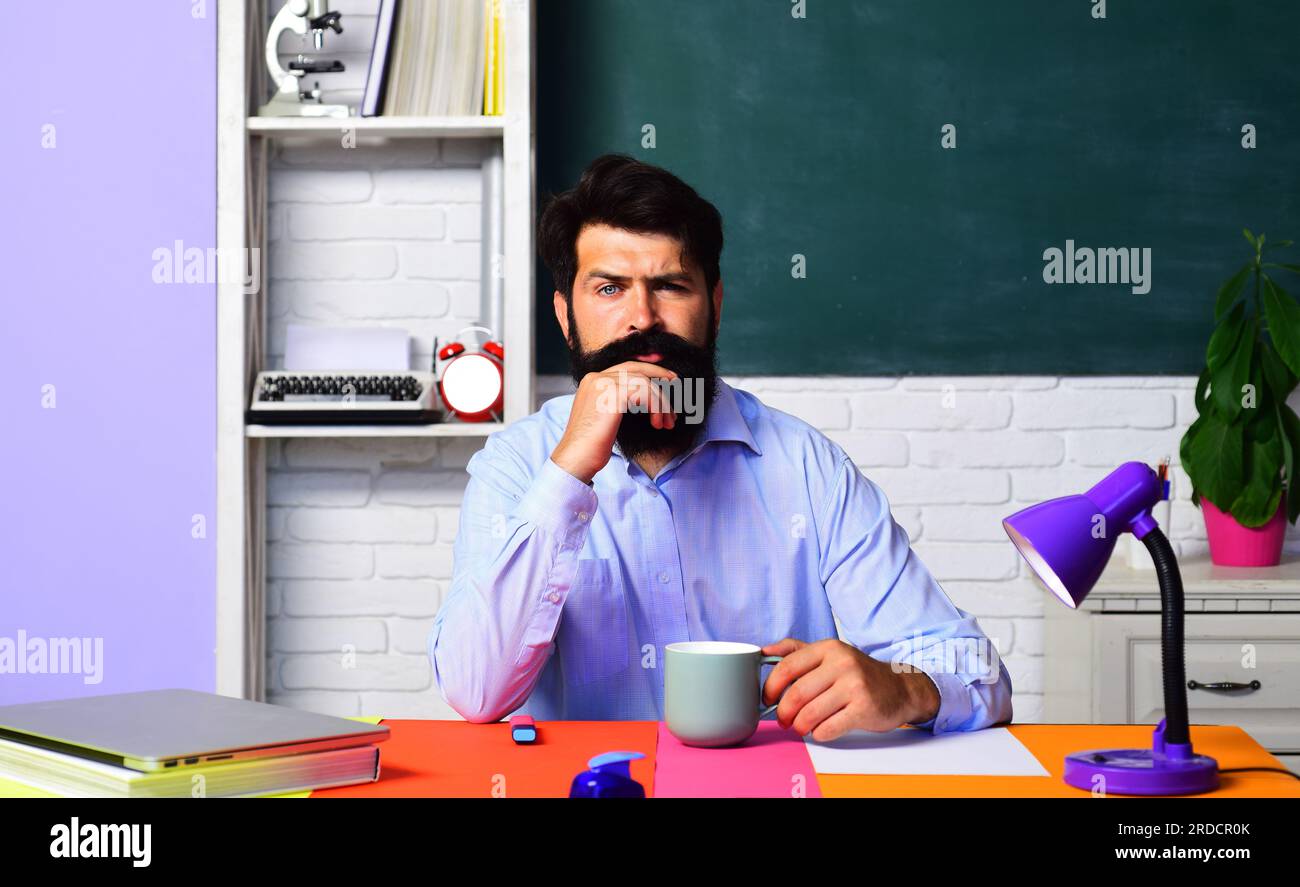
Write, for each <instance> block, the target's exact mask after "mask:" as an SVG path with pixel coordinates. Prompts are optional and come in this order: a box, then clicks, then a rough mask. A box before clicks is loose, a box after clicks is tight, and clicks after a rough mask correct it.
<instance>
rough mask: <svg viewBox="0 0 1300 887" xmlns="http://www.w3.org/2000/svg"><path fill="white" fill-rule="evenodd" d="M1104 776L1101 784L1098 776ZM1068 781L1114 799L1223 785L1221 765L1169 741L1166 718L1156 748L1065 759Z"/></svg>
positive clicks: (1154, 735)
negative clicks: (1100, 791) (1220, 775)
mask: <svg viewBox="0 0 1300 887" xmlns="http://www.w3.org/2000/svg"><path fill="white" fill-rule="evenodd" d="M1098 777H1101V782H1100V783H1098V782H1097V778H1098ZM1065 781H1066V783H1067V784H1068V785H1072V786H1074V787H1075V788H1082V789H1087V790H1088V791H1092V790H1093V788H1096V787H1097V786H1098V785H1100V788H1101V790H1102V792H1103V793H1105V794H1108V795H1111V794H1114V795H1195V794H1201V793H1202V792H1212V791H1214V790H1215V789H1216V788H1218V787H1219V762H1218V761H1216V760H1215V759H1214V758H1211V757H1209V756H1208V755H1198V754H1196V753H1195V752H1193V751H1192V743H1191V741H1190V739H1189V740H1188V741H1187V742H1165V722H1164V720H1163V719H1162V720H1161V721H1160V723H1159V724H1157V725H1156V729H1155V732H1154V733H1152V734H1151V747H1150V748H1111V749H1098V750H1094V751H1080V752H1075V753H1074V754H1072V755H1066V756H1065Z"/></svg>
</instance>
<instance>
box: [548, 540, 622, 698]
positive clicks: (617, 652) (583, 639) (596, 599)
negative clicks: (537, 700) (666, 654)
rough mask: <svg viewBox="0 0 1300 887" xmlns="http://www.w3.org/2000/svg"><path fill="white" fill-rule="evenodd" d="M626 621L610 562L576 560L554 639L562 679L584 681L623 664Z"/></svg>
mask: <svg viewBox="0 0 1300 887" xmlns="http://www.w3.org/2000/svg"><path fill="white" fill-rule="evenodd" d="M628 620H629V614H628V610H627V603H626V601H625V600H624V596H623V583H622V579H621V576H618V575H616V574H615V572H614V569H613V566H612V564H611V562H610V561H609V560H606V559H599V560H593V559H588V560H581V561H578V574H577V576H576V577H575V578H574V580H573V588H572V589H571V590H570V591H569V596H568V597H567V598H566V599H565V601H564V613H563V615H562V616H561V617H560V630H559V633H558V636H557V638H556V640H557V645H558V647H559V652H560V664H561V668H562V670H563V672H564V679H565V681H566V682H567V683H569V684H572V685H575V686H576V685H581V684H589V683H591V682H592V681H598V680H601V679H603V678H608V677H610V676H611V675H614V674H617V673H618V672H621V671H623V670H624V669H625V668H627V663H628V634H629V632H628Z"/></svg>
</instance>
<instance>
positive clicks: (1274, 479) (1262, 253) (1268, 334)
mask: <svg viewBox="0 0 1300 887" xmlns="http://www.w3.org/2000/svg"><path fill="white" fill-rule="evenodd" d="M1242 233H1243V234H1245V236H1246V240H1247V241H1249V243H1250V245H1251V247H1252V248H1253V249H1254V251H1255V255H1254V258H1252V259H1251V261H1249V262H1247V263H1246V264H1245V265H1244V266H1242V268H1241V269H1240V270H1239V271H1237V273H1236V274H1234V275H1232V277H1230V278H1228V280H1227V281H1226V282H1225V283H1224V284H1223V286H1222V287H1220V288H1219V295H1218V299H1217V300H1216V301H1215V304H1214V319H1215V329H1214V333H1213V334H1212V335H1211V336H1210V344H1209V346H1208V347H1207V348H1206V352H1205V369H1204V370H1202V371H1201V375H1200V378H1199V380H1198V381H1197V383H1196V397H1195V403H1196V412H1197V413H1198V414H1199V415H1198V417H1197V419H1196V421H1195V422H1193V423H1192V426H1191V427H1190V428H1188V429H1187V433H1186V434H1184V435H1183V439H1182V443H1181V444H1180V445H1179V454H1180V455H1181V457H1182V463H1183V469H1184V470H1185V471H1186V472H1187V474H1188V476H1189V477H1190V478H1191V480H1192V502H1193V503H1194V504H1196V505H1199V506H1200V507H1201V511H1202V513H1203V514H1204V516H1205V529H1206V535H1207V536H1208V538H1209V541H1210V559H1211V560H1212V561H1213V562H1214V563H1216V564H1224V565H1230V566H1272V565H1275V564H1277V563H1278V561H1279V560H1280V559H1281V553H1282V542H1283V539H1284V537H1285V536H1286V525H1287V524H1288V523H1292V524H1293V523H1295V520H1296V517H1297V516H1298V515H1300V491H1298V490H1297V489H1296V480H1295V478H1296V468H1297V462H1300V417H1297V416H1296V413H1295V411H1294V410H1292V409H1291V408H1290V407H1289V406H1287V403H1286V400H1287V397H1288V396H1289V395H1290V394H1291V392H1292V391H1294V390H1295V387H1296V382H1297V380H1298V379H1300V305H1297V304H1296V300H1295V299H1294V298H1292V297H1291V296H1290V295H1288V294H1287V293H1286V291H1285V290H1283V289H1282V287H1280V286H1279V285H1278V284H1277V282H1276V281H1275V280H1274V279H1273V276H1274V275H1276V274H1277V273H1278V272H1279V271H1289V272H1292V273H1295V274H1300V265H1290V264H1286V263H1283V262H1275V261H1266V259H1267V258H1269V257H1270V255H1269V254H1270V253H1271V252H1272V251H1273V250H1279V249H1283V248H1285V247H1288V246H1290V245H1291V241H1289V240H1283V241H1279V242H1277V243H1267V242H1266V239H1265V237H1264V235H1263V234H1261V235H1259V237H1256V236H1255V235H1253V234H1251V232H1250V231H1248V230H1245V231H1243V232H1242ZM1288 494H1289V495H1288Z"/></svg>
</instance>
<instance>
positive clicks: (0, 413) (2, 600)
mask: <svg viewBox="0 0 1300 887" xmlns="http://www.w3.org/2000/svg"><path fill="white" fill-rule="evenodd" d="M6 7H7V9H6V13H5V30H6V34H7V35H8V37H9V39H8V40H7V41H6V44H7V45H6V47H5V49H4V50H3V52H2V53H0V82H3V83H5V84H6V87H7V89H6V91H5V92H6V101H5V105H6V107H5V111H4V118H5V123H4V125H3V126H0V161H3V162H2V163H0V217H2V218H3V221H2V222H0V224H2V225H3V232H2V236H0V259H2V260H3V267H4V274H3V280H2V282H0V306H2V310H0V369H2V370H3V372H2V374H0V492H2V493H3V500H2V503H0V704H4V703H12V702H23V701H28V700H35V699H47V698H57V697H66V696H83V695H98V694H103V693H117V692H125V691H128V690H139V689H149V688H155V687H191V688H195V689H200V690H212V689H213V688H214V671H215V669H214V657H213V647H214V644H215V625H214V619H215V575H216V562H215V554H214V551H215V548H214V542H215V525H216V517H215V513H214V510H215V502H216V472H215V464H214V460H215V435H216V415H215V410H216V397H215V384H216V383H215V378H216V301H215V299H216V287H215V285H214V283H213V282H212V281H205V282H202V283H190V284H177V285H163V284H157V283H154V282H153V275H154V266H155V259H154V251H155V250H156V249H158V248H160V247H164V248H167V249H169V250H171V249H173V248H174V243H175V241H177V240H181V241H183V242H184V244H185V246H186V247H200V248H203V249H205V250H206V249H207V248H209V247H211V246H214V245H215V242H216V145H215V140H216V70H215V69H216V2H215V0H208V2H206V3H201V4H197V5H196V4H194V3H192V2H191V0H175V2H170V3H118V4H114V5H112V6H111V7H96V6H93V5H87V4H84V3H80V2H72V0H40V2H22V3H13V4H6ZM201 7H206V8H205V9H202V13H203V17H199V18H196V17H194V16H195V10H196V9H199V8H201ZM47 124H52V125H53V126H54V132H53V139H54V147H53V148H47V147H43V145H42V142H43V140H45V141H47V142H48V140H49V138H50V133H49V132H48V131H47V130H45V129H44V128H45V127H46V125H47ZM47 385H52V386H54V398H55V400H54V404H55V405H54V408H53V409H47V408H45V407H44V406H43V403H42V401H43V398H44V397H45V396H46V395H45V394H44V386H47ZM194 515H202V516H203V518H204V519H205V520H206V538H193V535H192V527H193V522H192V521H193V516H194ZM20 632H25V634H26V636H27V637H28V638H29V639H31V638H37V639H41V640H45V639H49V638H91V639H94V638H100V639H102V649H103V654H102V655H103V658H102V662H101V663H100V675H101V681H100V683H98V684H88V683H86V680H87V678H88V677H90V676H89V675H86V674H49V673H47V674H12V673H9V669H10V668H12V667H14V663H13V661H12V660H13V656H12V654H13V653H14V652H15V651H14V646H15V642H16V641H18V640H19V637H20ZM30 643H31V642H30V640H29V644H30ZM39 646H40V641H37V642H36V644H35V645H34V647H39ZM89 646H90V649H91V651H93V649H94V642H93V641H92V642H91V643H90V645H89ZM34 647H29V649H28V651H27V653H28V654H29V655H30V654H31V652H32V649H33V648H34ZM17 653H18V655H19V656H21V655H22V654H23V651H22V650H18V651H17ZM7 656H8V659H7V658H6V657H7ZM62 665H63V666H65V667H68V666H74V665H75V663H73V662H72V660H71V659H66V660H65V661H64V662H63V663H62ZM88 665H89V664H88V663H86V662H83V663H81V664H80V666H81V669H82V671H83V672H85V671H88V670H89V668H88ZM50 667H51V666H50V665H48V664H47V668H50Z"/></svg>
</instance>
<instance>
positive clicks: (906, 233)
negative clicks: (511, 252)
mask: <svg viewBox="0 0 1300 887" xmlns="http://www.w3.org/2000/svg"><path fill="white" fill-rule="evenodd" d="M1106 7H1107V8H1106V17H1105V18H1104V19H1103V18H1096V17H1095V16H1094V10H1095V6H1094V4H1093V2H1092V0H1005V2H1004V0H988V2H976V0H943V2H939V0H879V2H868V0H806V3H805V4H804V7H803V9H804V10H805V12H806V17H805V18H802V19H799V18H795V17H793V16H792V14H791V11H792V10H794V9H796V6H795V4H794V3H792V2H791V0H545V2H543V3H541V4H540V6H539V10H538V64H537V81H538V103H537V132H538V197H539V200H541V199H544V198H545V196H546V195H547V194H549V193H552V192H555V191H560V190H564V189H566V188H568V187H571V186H572V184H573V183H574V182H575V181H576V180H577V177H578V175H579V173H580V172H581V170H582V168H583V167H584V166H585V165H586V164H587V163H588V162H589V161H590V160H591V159H592V158H593V157H595V156H597V155H598V154H601V153H603V152H606V151H618V152H623V153H628V154H631V155H633V156H635V157H639V158H641V159H643V160H647V161H649V162H652V163H656V164H659V165H661V166H664V167H666V168H668V169H670V170H672V171H673V172H674V173H676V174H677V175H679V176H681V177H682V178H683V179H684V180H686V181H687V182H689V183H690V184H691V185H692V186H694V187H695V188H696V189H697V190H698V191H699V192H700V193H701V194H702V195H704V196H705V197H706V198H707V199H709V200H711V201H713V202H714V203H715V204H716V205H717V206H718V208H719V210H720V211H721V213H722V216H723V221H724V226H725V235H726V247H725V249H724V251H723V261H722V276H723V281H724V285H725V294H726V298H725V313H724V318H723V324H722V333H721V337H720V340H719V348H720V352H719V355H720V356H719V359H720V364H721V367H722V370H723V371H724V372H725V373H730V374H758V373H764V374H780V375H811V374H822V373H830V374H846V375H847V374H924V373H945V374H947V373H956V374H997V373H1015V374H1034V373H1044V374H1099V373H1100V374H1110V373H1116V374H1129V373H1134V374H1164V373H1176V374H1193V373H1195V372H1197V371H1198V370H1199V369H1200V367H1201V365H1202V362H1203V358H1204V353H1205V344H1206V342H1207V340H1208V336H1209V332H1210V329H1211V326H1212V317H1211V315H1212V313H1213V297H1214V292H1215V290H1216V289H1217V286H1218V284H1219V282H1221V280H1222V279H1224V278H1226V277H1227V276H1228V275H1229V274H1230V273H1231V272H1232V271H1233V270H1235V268H1237V267H1238V266H1240V265H1241V264H1242V263H1243V262H1244V261H1245V259H1246V257H1247V252H1248V250H1249V247H1248V246H1247V244H1246V242H1245V241H1244V239H1243V238H1242V236H1241V234H1240V231H1241V229H1242V227H1249V228H1251V229H1252V230H1254V231H1256V232H1260V231H1263V232H1265V233H1266V234H1267V235H1268V236H1269V237H1270V239H1283V238H1294V239H1296V240H1298V241H1300V212H1298V210H1300V63H1298V60H1300V42H1298V41H1297V35H1298V34H1300V3H1297V2H1296V0H1252V2H1237V0H1223V2H1202V0H1141V2H1136V0H1110V2H1108V3H1107V4H1106ZM646 124H651V125H653V126H654V133H655V139H656V144H655V146H654V147H653V148H646V147H643V145H642V139H643V127H644V126H645V125H646ZM947 124H951V125H952V126H954V127H955V139H956V147H955V148H951V149H949V148H945V147H944V145H943V144H942V140H943V127H944V126H945V125H947ZM1248 124H1249V125H1253V127H1254V132H1255V140H1256V141H1255V145H1256V146H1255V147H1254V148H1253V149H1247V148H1244V147H1243V138H1244V136H1243V132H1242V127H1243V126H1246V125H1248ZM539 205H540V204H539ZM1067 241H1073V242H1074V244H1075V247H1076V250H1078V249H1082V248H1089V249H1103V248H1135V249H1138V250H1142V249H1149V250H1150V257H1151V259H1150V269H1149V291H1148V292H1145V293H1134V292H1133V289H1134V287H1133V285H1127V286H1126V285H1118V284H1110V283H1106V284H1102V283H1095V282H1094V283H1060V284H1048V283H1046V282H1045V281H1044V266H1045V265H1046V264H1047V263H1046V262H1045V261H1044V258H1043V256H1044V251H1045V250H1047V249H1049V248H1051V247H1056V248H1057V249H1060V250H1062V251H1064V250H1065V249H1066V244H1067ZM795 255H802V256H803V257H805V263H806V264H805V271H806V277H804V278H802V279H800V278H796V277H795V276H793V274H792V271H793V270H796V266H795V264H794V260H793V257H794V256H795ZM1137 255H1138V256H1139V257H1140V256H1141V255H1142V254H1141V253H1138V254H1137ZM1076 259H1077V257H1076ZM1291 261H1297V259H1295V258H1293V259H1292V260H1291ZM1103 264H1104V263H1103ZM1130 274H1132V272H1130ZM537 280H538V325H537V326H538V355H539V357H538V368H539V370H540V371H541V372H564V371H565V368H566V362H565V353H564V348H563V342H562V341H561V339H560V335H559V333H558V331H557V327H556V326H555V323H554V319H553V313H552V310H551V292H552V290H553V286H552V283H551V280H550V277H549V275H548V274H547V273H546V271H545V269H544V268H543V267H542V266H541V265H540V263H539V266H538V278H537ZM1139 288H1141V287H1139Z"/></svg>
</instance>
